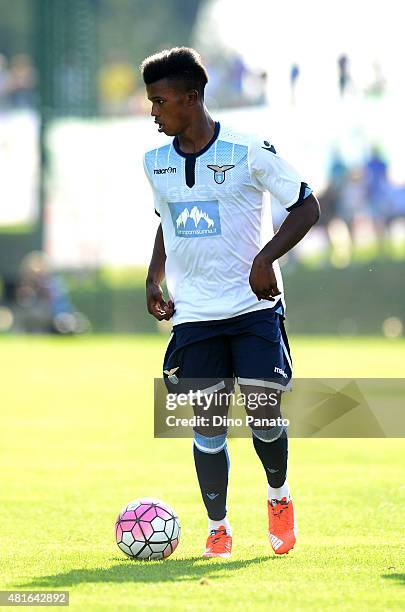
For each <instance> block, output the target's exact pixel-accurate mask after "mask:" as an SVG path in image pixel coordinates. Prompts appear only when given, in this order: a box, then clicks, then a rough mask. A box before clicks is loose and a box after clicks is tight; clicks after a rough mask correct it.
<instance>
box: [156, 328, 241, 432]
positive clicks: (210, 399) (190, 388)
mask: <svg viewBox="0 0 405 612" xmlns="http://www.w3.org/2000/svg"><path fill="white" fill-rule="evenodd" d="M163 373H164V379H165V384H166V388H167V390H168V391H169V392H170V393H174V394H179V393H186V394H190V392H191V393H192V400H191V401H192V409H193V412H194V415H195V416H196V417H200V425H198V426H196V427H195V430H196V431H199V433H202V434H203V435H207V436H212V435H218V434H220V433H223V432H224V431H225V430H226V427H225V426H222V425H221V421H222V419H223V418H224V417H226V416H227V413H228V406H229V395H230V393H231V391H232V389H233V369H232V354H231V348H230V343H229V339H228V338H226V337H225V336H214V337H211V338H205V339H201V340H198V341H196V342H189V343H188V344H186V345H182V343H181V338H179V337H177V338H176V334H174V336H173V338H172V339H171V340H170V342H169V345H168V347H167V350H166V355H165V358H164V365H163ZM201 417H203V419H201Z"/></svg>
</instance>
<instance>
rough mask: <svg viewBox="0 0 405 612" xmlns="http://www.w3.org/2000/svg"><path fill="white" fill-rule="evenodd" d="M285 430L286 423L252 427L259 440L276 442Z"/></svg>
mask: <svg viewBox="0 0 405 612" xmlns="http://www.w3.org/2000/svg"><path fill="white" fill-rule="evenodd" d="M284 432H285V427H284V425H275V426H274V427H269V428H268V429H253V428H252V434H253V436H254V437H255V438H257V439H258V440H261V442H275V441H276V440H278V439H279V438H281V436H282V435H283V433H284ZM285 435H287V432H285Z"/></svg>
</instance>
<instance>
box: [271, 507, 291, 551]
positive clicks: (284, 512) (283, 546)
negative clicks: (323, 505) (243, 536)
mask: <svg viewBox="0 0 405 612" xmlns="http://www.w3.org/2000/svg"><path fill="white" fill-rule="evenodd" d="M268 511H269V540H270V544H271V546H272V548H273V550H274V552H275V553H276V555H284V554H286V553H288V551H290V550H291V549H292V548H294V544H295V542H296V535H297V529H296V526H295V519H294V507H293V503H292V499H290V500H289V501H287V498H286V497H283V498H282V499H272V500H271V501H268Z"/></svg>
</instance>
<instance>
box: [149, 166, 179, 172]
mask: <svg viewBox="0 0 405 612" xmlns="http://www.w3.org/2000/svg"><path fill="white" fill-rule="evenodd" d="M176 172H177V168H173V167H172V166H169V167H168V168H155V169H154V171H153V174H176Z"/></svg>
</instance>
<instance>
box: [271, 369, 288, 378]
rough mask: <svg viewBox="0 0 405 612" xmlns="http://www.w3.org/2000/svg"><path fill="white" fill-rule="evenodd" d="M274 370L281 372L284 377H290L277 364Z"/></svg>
mask: <svg viewBox="0 0 405 612" xmlns="http://www.w3.org/2000/svg"><path fill="white" fill-rule="evenodd" d="M274 371H275V372H276V373H277V374H281V376H284V378H288V376H287V374H286V373H285V372H284V370H282V369H281V368H278V367H277V366H275V368H274Z"/></svg>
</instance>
